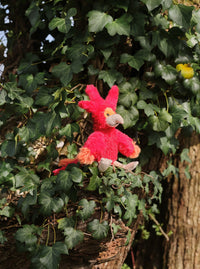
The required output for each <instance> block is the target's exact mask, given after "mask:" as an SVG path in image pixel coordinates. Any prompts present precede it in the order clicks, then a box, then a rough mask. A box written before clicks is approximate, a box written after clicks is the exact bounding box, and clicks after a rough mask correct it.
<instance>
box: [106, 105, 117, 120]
mask: <svg viewBox="0 0 200 269" xmlns="http://www.w3.org/2000/svg"><path fill="white" fill-rule="evenodd" d="M114 114H115V111H114V110H113V109H112V108H110V107H107V108H106V109H105V110H104V116H105V117H106V118H107V117H109V116H111V115H114Z"/></svg>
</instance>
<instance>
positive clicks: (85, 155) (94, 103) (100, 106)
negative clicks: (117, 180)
mask: <svg viewBox="0 0 200 269" xmlns="http://www.w3.org/2000/svg"><path fill="white" fill-rule="evenodd" d="M86 94H87V95H88V96H89V98H90V100H89V101H80V102H79V103H78V105H79V107H81V108H83V109H85V110H86V111H87V112H89V113H91V114H92V119H93V124H94V126H93V128H94V132H93V133H92V134H91V135H90V136H89V137H88V139H87V141H86V142H85V144H84V145H83V147H82V148H80V151H79V153H78V155H77V157H76V158H75V159H73V160H71V159H63V160H61V161H60V162H59V166H61V168H59V169H56V170H54V171H53V172H54V175H57V174H58V173H59V172H60V170H64V169H65V168H66V167H67V165H68V164H70V163H78V162H79V163H81V164H86V165H89V164H92V163H93V162H94V161H96V162H98V168H99V171H100V172H104V171H105V170H106V169H107V168H108V167H109V166H110V165H113V166H116V167H121V168H124V169H126V170H129V171H130V170H133V169H134V168H135V167H136V166H137V164H138V162H137V161H135V162H130V163H128V164H126V165H124V164H122V163H120V162H118V161H117V158H118V152H120V153H122V154H123V155H125V156H126V157H129V158H133V159H134V158H137V157H138V156H139V154H140V148H139V146H138V145H136V142H135V141H133V140H132V139H131V138H130V137H129V136H127V135H126V134H124V133H122V132H120V131H119V130H117V129H116V127H117V126H118V125H119V124H123V123H124V120H123V118H122V117H121V116H120V115H119V114H117V113H116V112H115V110H116V106H117V101H118V95H119V89H118V87H117V86H113V87H112V88H111V89H110V91H109V93H108V95H107V97H106V99H103V98H102V97H101V96H100V94H99V92H98V90H97V88H96V87H94V86H93V85H88V86H87V88H86Z"/></svg>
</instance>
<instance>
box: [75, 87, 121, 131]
mask: <svg viewBox="0 0 200 269" xmlns="http://www.w3.org/2000/svg"><path fill="white" fill-rule="evenodd" d="M85 92H86V94H87V95H88V96H89V98H90V100H89V101H80V102H79V103H78V105H79V107H81V108H83V109H85V110H86V111H87V112H89V113H91V114H92V118H93V121H94V129H95V130H98V129H106V128H110V127H116V126H117V125H118V124H119V123H123V122H122V121H123V119H122V120H120V121H119V122H118V124H114V123H113V125H110V124H108V120H107V118H108V117H109V116H112V115H114V114H116V112H115V110H116V107H117V101H118V96H119V89H118V87H117V86H116V85H114V86H112V88H111V89H110V91H109V92H108V95H107V97H106V98H105V99H103V98H102V97H101V96H100V94H99V92H98V90H97V88H96V87H95V86H94V85H88V86H87V87H86V91H85ZM115 117H116V116H115ZM120 117H121V116H120Z"/></svg>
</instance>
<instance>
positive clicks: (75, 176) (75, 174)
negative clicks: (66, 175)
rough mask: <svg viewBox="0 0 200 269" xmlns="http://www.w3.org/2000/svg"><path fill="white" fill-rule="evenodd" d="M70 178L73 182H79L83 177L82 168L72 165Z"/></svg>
mask: <svg viewBox="0 0 200 269" xmlns="http://www.w3.org/2000/svg"><path fill="white" fill-rule="evenodd" d="M70 178H71V180H72V181H73V182H75V183H81V181H82V179H83V172H82V170H81V169H80V168H78V167H72V169H71V170H70Z"/></svg>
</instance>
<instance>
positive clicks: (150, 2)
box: [142, 0, 163, 11]
mask: <svg viewBox="0 0 200 269" xmlns="http://www.w3.org/2000/svg"><path fill="white" fill-rule="evenodd" d="M162 1H163V0H142V2H143V3H144V4H145V5H146V6H147V8H148V10H149V11H152V10H153V9H155V8H156V7H158V6H159V5H160V4H161V3H162Z"/></svg>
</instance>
